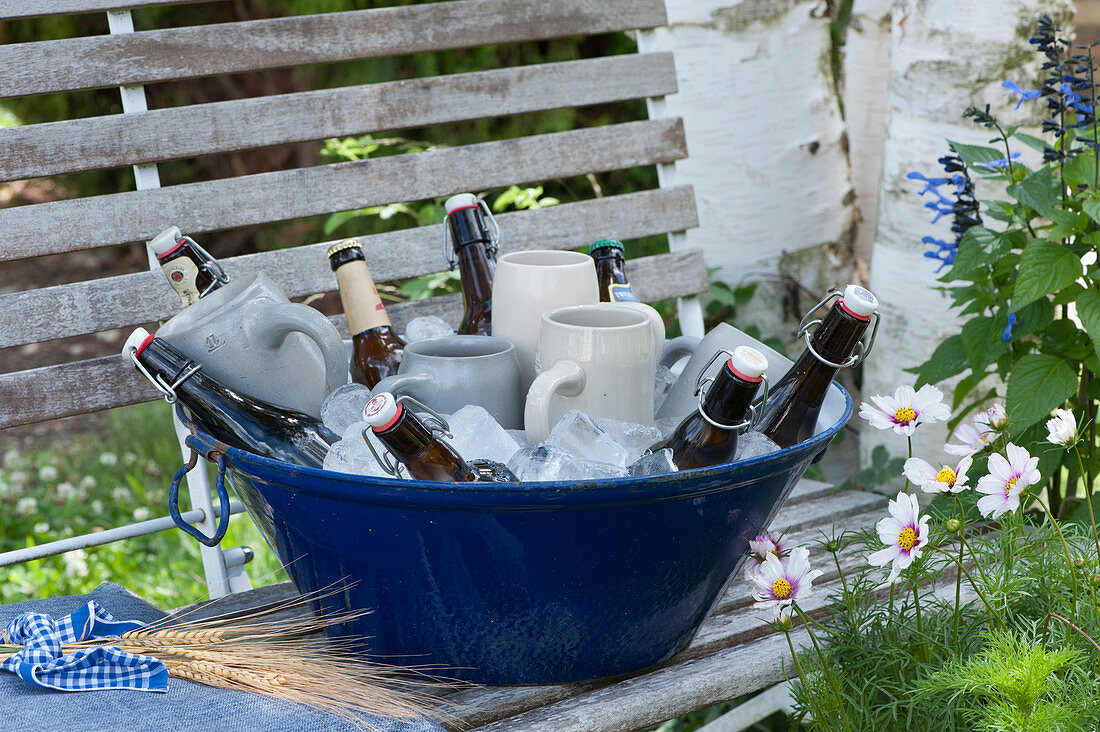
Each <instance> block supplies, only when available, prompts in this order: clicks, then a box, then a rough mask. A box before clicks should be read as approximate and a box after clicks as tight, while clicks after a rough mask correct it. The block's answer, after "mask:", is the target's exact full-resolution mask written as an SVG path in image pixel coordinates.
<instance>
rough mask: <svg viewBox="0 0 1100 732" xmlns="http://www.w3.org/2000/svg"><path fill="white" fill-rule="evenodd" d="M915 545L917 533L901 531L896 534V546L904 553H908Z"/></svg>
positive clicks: (907, 530)
mask: <svg viewBox="0 0 1100 732" xmlns="http://www.w3.org/2000/svg"><path fill="white" fill-rule="evenodd" d="M916 543H917V532H916V531H914V530H913V529H902V531H901V533H900V534H898V546H900V547H901V548H902V549H904V550H905V551H909V550H910V549H912V548H913V545H914V544H916Z"/></svg>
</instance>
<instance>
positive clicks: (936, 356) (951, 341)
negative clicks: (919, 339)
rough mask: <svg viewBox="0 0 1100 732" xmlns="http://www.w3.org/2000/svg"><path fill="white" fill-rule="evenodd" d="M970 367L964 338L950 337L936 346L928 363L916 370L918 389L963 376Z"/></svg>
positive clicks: (958, 336)
mask: <svg viewBox="0 0 1100 732" xmlns="http://www.w3.org/2000/svg"><path fill="white" fill-rule="evenodd" d="M968 365H969V361H968V359H967V356H966V349H965V348H964V347H963V340H962V336H961V335H958V334H956V335H953V336H949V337H948V338H945V339H944V340H943V341H942V342H941V343H940V344H939V345H938V346H936V350H934V351H932V355H931V357H929V359H928V360H927V361H925V362H924V363H922V364H921V365H920V366H918V367H917V368H916V369H915V370H916V373H917V388H920V387H921V386H923V385H925V384H938V383H939V382H941V381H943V380H945V379H949V378H951V377H952V376H955V375H956V374H961V373H962V372H963V371H965V370H966V368H967V366H968Z"/></svg>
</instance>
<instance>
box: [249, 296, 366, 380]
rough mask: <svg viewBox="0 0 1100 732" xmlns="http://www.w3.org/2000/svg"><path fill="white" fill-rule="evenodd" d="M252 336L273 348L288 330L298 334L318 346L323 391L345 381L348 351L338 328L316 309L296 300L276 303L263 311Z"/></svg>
mask: <svg viewBox="0 0 1100 732" xmlns="http://www.w3.org/2000/svg"><path fill="white" fill-rule="evenodd" d="M254 327H255V330H256V336H257V338H259V339H262V340H263V341H264V342H265V345H267V346H269V347H271V348H277V347H278V346H279V344H281V343H282V342H283V341H284V340H285V339H286V337H287V335H289V334H290V333H301V334H302V335H304V336H306V337H307V338H309V339H310V340H312V341H313V342H314V343H316V344H317V347H318V348H319V349H321V356H322V357H323V358H324V360H325V394H331V393H332V392H333V391H334V390H335V389H337V388H338V387H341V386H343V385H344V384H346V383H348V353H347V350H346V349H345V348H344V340H343V339H342V338H341V337H340V331H338V330H336V326H335V325H333V324H332V323H330V322H329V321H328V318H326V317H325V316H324V315H322V314H321V312H320V311H318V310H314V309H313V308H311V307H310V306H309V305H302V304H299V303H294V302H292V303H280V304H278V305H276V306H275V307H272V308H270V309H269V310H266V311H265V313H264V317H263V319H262V320H259V321H257V324H256V325H255V326H254Z"/></svg>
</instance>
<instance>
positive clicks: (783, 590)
mask: <svg viewBox="0 0 1100 732" xmlns="http://www.w3.org/2000/svg"><path fill="white" fill-rule="evenodd" d="M772 594H773V595H775V599H776V600H786V599H787V598H789V597H790V596H791V583H790V582H788V581H787V580H785V579H783V578H782V577H780V578H779V579H777V580H776V581H775V582H773V583H772Z"/></svg>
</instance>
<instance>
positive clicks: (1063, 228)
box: [1046, 208, 1089, 239]
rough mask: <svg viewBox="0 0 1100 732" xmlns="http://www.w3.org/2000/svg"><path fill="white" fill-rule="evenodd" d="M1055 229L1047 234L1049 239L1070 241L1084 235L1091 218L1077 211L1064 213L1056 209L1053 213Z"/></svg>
mask: <svg viewBox="0 0 1100 732" xmlns="http://www.w3.org/2000/svg"><path fill="white" fill-rule="evenodd" d="M1050 214H1051V221H1053V222H1054V228H1053V229H1051V230H1050V232H1048V233H1047V236H1046V238H1048V239H1068V238H1069V237H1071V236H1077V235H1079V234H1083V233H1084V232H1085V229H1086V228H1087V227H1088V225H1089V217H1088V216H1086V215H1085V214H1083V213H1079V212H1076V211H1063V210H1062V209H1059V208H1055V209H1052V210H1051V212H1050Z"/></svg>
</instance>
